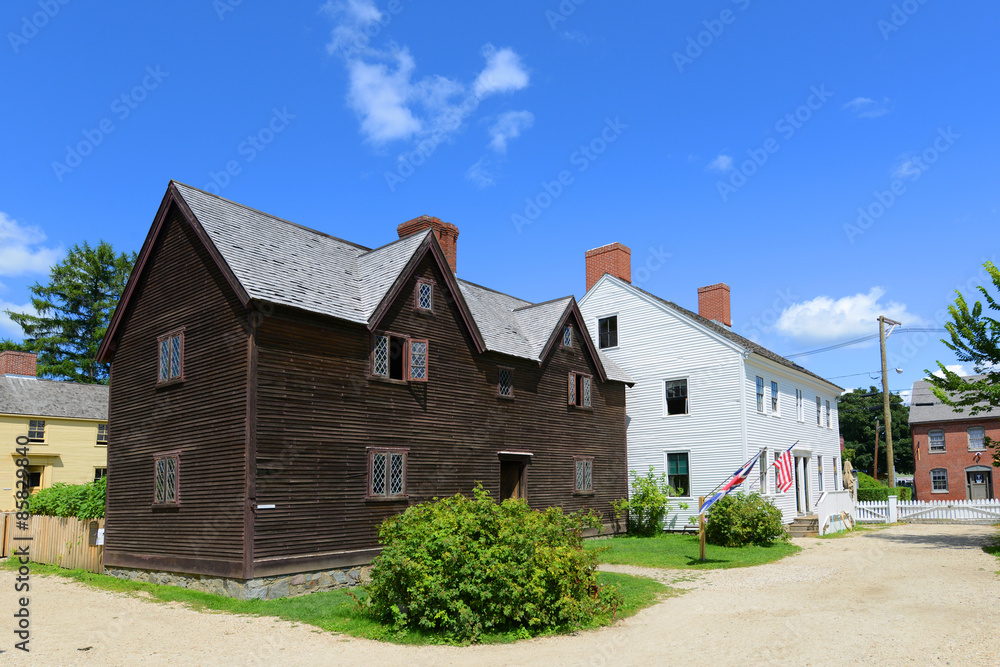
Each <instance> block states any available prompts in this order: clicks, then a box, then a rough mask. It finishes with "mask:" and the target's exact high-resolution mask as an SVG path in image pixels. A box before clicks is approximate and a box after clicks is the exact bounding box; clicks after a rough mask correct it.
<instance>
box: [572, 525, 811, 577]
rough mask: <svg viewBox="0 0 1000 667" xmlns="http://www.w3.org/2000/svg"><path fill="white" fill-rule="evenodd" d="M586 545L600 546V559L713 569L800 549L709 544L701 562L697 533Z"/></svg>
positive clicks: (760, 562) (767, 559) (784, 545)
mask: <svg viewBox="0 0 1000 667" xmlns="http://www.w3.org/2000/svg"><path fill="white" fill-rule="evenodd" d="M585 547H586V548H587V549H602V550H603V551H602V552H601V554H600V556H599V558H600V560H601V562H602V563H610V564H614V565H639V566H642V567H657V568H670V569H678V570H716V569H720V568H730V567H750V566H752V565H763V564H764V563H771V562H773V561H776V560H779V559H781V558H784V557H785V556H790V555H792V554H794V553H798V552H799V551H801V549H800V548H799V547H797V546H795V545H794V544H790V543H788V542H775V543H774V544H772V545H771V546H769V547H756V546H749V547H740V548H729V547H718V546H715V545H713V544H709V545H707V546H706V547H705V562H704V563H702V562H701V561H699V560H698V536H697V535H692V534H683V533H664V534H662V535H657V536H656V537H613V538H610V539H605V540H588V541H587V542H586V544H585Z"/></svg>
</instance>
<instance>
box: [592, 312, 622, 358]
mask: <svg viewBox="0 0 1000 667" xmlns="http://www.w3.org/2000/svg"><path fill="white" fill-rule="evenodd" d="M597 331H598V336H597V338H598V345H599V346H600V348H601V349H602V350H603V349H604V348H607V347H618V316H617V315H612V316H610V317H602V318H601V319H599V320H598V321H597Z"/></svg>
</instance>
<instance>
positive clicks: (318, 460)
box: [254, 256, 627, 563]
mask: <svg viewBox="0 0 1000 667" xmlns="http://www.w3.org/2000/svg"><path fill="white" fill-rule="evenodd" d="M418 277H421V278H426V279H431V280H433V281H434V282H435V284H436V285H437V287H436V290H437V291H436V300H435V312H434V313H433V314H431V315H427V314H423V313H419V312H416V311H415V310H414V309H413V306H412V304H413V290H414V289H415V282H416V279H417V278H418ZM443 290H444V279H443V277H442V276H441V275H440V273H439V270H438V267H437V265H436V264H435V263H434V262H433V261H432V260H431V259H430V256H428V258H427V259H426V260H425V261H424V263H423V264H422V265H421V266H420V267H418V269H417V271H416V274H415V276H414V277H412V278H411V279H410V281H409V283H408V284H407V285H406V286H405V287H404V289H403V290H402V291H401V293H400V294H399V296H398V297H397V299H396V301H395V303H394V304H393V305H392V307H391V308H390V309H389V310H388V311H387V314H386V316H385V318H384V320H383V322H382V323H381V325H380V327H379V328H380V329H382V330H386V331H391V332H394V333H399V334H405V335H409V336H411V337H413V338H426V339H427V340H428V341H429V366H428V377H429V381H428V382H427V383H392V382H386V381H382V380H379V379H369V377H368V371H369V351H370V349H371V347H370V346H371V338H370V334H369V333H368V331H367V329H366V328H365V327H363V326H360V325H351V324H348V323H343V322H339V321H336V320H332V319H328V318H321V317H318V316H313V315H309V314H306V313H303V312H300V311H292V310H291V309H279V310H277V311H275V312H274V313H273V314H272V315H271V316H270V317H268V318H266V319H265V320H264V321H263V322H262V324H261V327H260V331H259V338H258V343H259V345H258V355H259V366H258V400H257V403H258V415H259V416H258V427H257V452H258V453H257V485H256V488H257V503H258V505H270V504H273V505H275V507H274V508H273V509H260V510H258V512H257V517H256V529H255V535H254V557H255V559H257V560H258V561H268V562H272V563H273V562H274V561H275V559H281V558H292V557H301V556H309V555H322V554H338V553H344V552H351V551H356V550H363V549H368V548H371V547H374V546H376V544H377V538H376V530H377V525H378V523H379V522H381V521H382V520H383V519H385V518H386V517H388V516H391V515H393V514H395V513H398V512H400V511H402V510H403V509H405V508H406V507H407V506H408V505H411V504H414V503H418V502H423V501H427V500H430V499H432V498H434V497H443V496H449V495H453V494H455V493H465V494H468V493H469V492H470V491H471V489H472V488H473V487H474V485H475V484H476V483H477V482H482V484H483V486H484V487H485V488H486V489H487V490H489V491H490V493H491V494H493V496H494V497H497V496H498V495H499V490H500V476H499V473H500V464H499V459H498V457H497V454H498V452H500V451H504V450H516V451H528V452H531V453H533V454H534V456H533V459H532V462H531V465H530V466H529V468H528V473H527V483H528V491H527V495H528V500H529V503H530V504H531V505H532V506H533V507H536V508H542V507H548V506H552V505H558V506H560V507H563V508H564V509H566V510H577V509H588V508H590V509H594V510H596V511H598V512H599V513H601V514H602V515H603V516H604V517H605V518H610V515H609V510H610V502H611V501H612V500H615V499H617V498H621V497H624V496H625V494H626V493H627V490H626V466H627V461H626V448H625V395H624V385H623V384H622V383H619V382H610V383H600V382H598V381H597V380H596V374H597V369H596V368H595V367H594V366H593V364H592V363H591V362H590V361H589V360H588V358H587V356H586V353H585V351H584V349H583V347H582V346H581V345H580V341H581V340H582V339H581V338H580V335H581V333H582V331H581V330H580V328H579V326H578V325H577V326H576V327H575V328H576V336H575V337H574V346H573V348H571V349H568V348H562V347H557V348H556V350H555V352H554V353H553V355H552V357H551V358H550V359H549V360H548V361H547V363H546V364H545V365H544V366H541V367H540V366H539V365H538V364H537V363H531V362H527V361H524V360H518V359H513V358H509V357H504V356H501V355H495V354H482V355H480V354H478V353H476V351H475V349H474V346H473V343H472V341H471V339H470V337H469V335H468V333H467V331H466V330H465V328H464V325H463V324H462V323H461V320H460V316H459V313H458V310H457V308H456V307H455V306H454V304H452V303H449V302H448V299H446V298H444V296H445V295H444V294H443ZM498 364H499V365H504V366H508V367H513V368H514V394H515V398H514V400H513V401H510V400H504V399H500V398H497V395H496V392H497V381H498V377H497V376H498V371H497V365H498ZM571 370H572V371H581V372H589V373H591V374H594V375H595V384H594V409H593V410H592V411H584V410H577V409H574V408H570V407H568V406H567V405H566V379H567V375H568V373H569V372H570V371H571ZM372 446H391V447H406V448H408V449H409V454H408V469H407V493H408V497H407V499H406V500H405V501H398V502H385V501H371V500H367V501H366V500H365V490H366V485H367V481H368V478H367V451H366V448H367V447H372ZM574 455H584V456H593V457H594V458H595V462H594V487H595V493H594V495H593V496H577V495H574V493H573V483H574V477H573V475H574V464H573V456H574Z"/></svg>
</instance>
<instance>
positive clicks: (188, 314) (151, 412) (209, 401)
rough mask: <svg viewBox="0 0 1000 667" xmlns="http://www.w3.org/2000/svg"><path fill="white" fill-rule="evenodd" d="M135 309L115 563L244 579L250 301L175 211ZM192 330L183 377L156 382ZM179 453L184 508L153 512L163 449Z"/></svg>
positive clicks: (112, 459)
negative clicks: (246, 303)
mask: <svg viewBox="0 0 1000 667" xmlns="http://www.w3.org/2000/svg"><path fill="white" fill-rule="evenodd" d="M165 225H166V228H165V229H164V230H163V233H162V235H161V236H160V240H159V241H158V242H157V246H156V247H155V248H154V249H153V251H152V254H151V255H150V258H149V264H148V265H147V268H146V271H145V273H144V274H143V277H142V278H141V280H142V283H141V284H137V286H136V287H137V292H136V293H135V298H133V300H132V301H131V305H130V308H131V309H132V312H130V313H126V316H125V319H124V320H123V322H124V323H125V324H124V329H123V330H122V331H121V333H120V338H119V341H118V348H117V351H116V353H115V356H114V362H113V365H112V377H111V407H110V418H109V424H110V432H111V433H113V434H114V435H113V436H111V443H112V444H111V446H110V447H109V449H108V473H109V484H108V507H107V531H106V547H105V564H106V565H119V566H126V567H150V568H153V569H163V570H179V571H186V572H195V573H211V574H219V575H228V576H239V574H240V573H241V571H242V562H243V555H244V507H245V505H246V502H247V499H246V495H247V494H246V486H245V481H246V475H245V467H246V452H245V446H246V432H247V429H246V419H247V376H248V374H247V370H248V369H247V356H248V345H247V339H248V337H247V333H246V329H245V326H244V323H245V321H246V319H247V318H246V314H245V310H244V308H243V306H242V304H241V303H240V302H239V300H238V299H237V297H236V295H235V294H234V293H233V291H232V289H231V288H230V287H229V285H228V284H227V283H226V281H225V279H224V277H223V275H222V273H221V271H219V269H218V268H217V266H216V265H215V264H214V263H213V261H212V259H211V257H210V256H209V254H208V252H207V250H206V249H205V247H204V246H203V245H202V244H201V243H200V242H199V240H198V239H197V237H196V236H195V232H194V230H193V229H192V228H191V227H190V225H188V224H187V223H186V222H185V221H184V220H183V218H181V217H180V216H179V215H177V214H176V213H170V214H168V217H167V221H166V222H165ZM179 327H185V334H184V335H185V340H184V348H185V352H184V376H185V379H184V381H183V382H182V383H178V384H173V385H169V386H162V387H160V386H157V382H156V380H157V368H158V366H157V364H158V350H157V337H158V336H160V335H162V334H165V333H167V332H168V331H171V330H174V329H177V328H179ZM172 450H179V451H180V452H181V454H180V464H179V470H178V475H179V478H180V487H179V488H180V500H181V502H180V506H179V507H177V508H176V509H166V508H156V509H154V508H153V505H152V503H153V483H154V479H153V474H154V472H153V455H154V454H156V453H159V452H167V451H172Z"/></svg>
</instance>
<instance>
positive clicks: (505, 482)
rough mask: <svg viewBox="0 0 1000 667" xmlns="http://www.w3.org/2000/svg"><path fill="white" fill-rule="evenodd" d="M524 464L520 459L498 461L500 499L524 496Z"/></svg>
mask: <svg viewBox="0 0 1000 667" xmlns="http://www.w3.org/2000/svg"><path fill="white" fill-rule="evenodd" d="M524 467H525V466H524V464H523V463H521V462H520V461H501V462H500V500H501V501H503V500H507V499H508V498H524Z"/></svg>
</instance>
